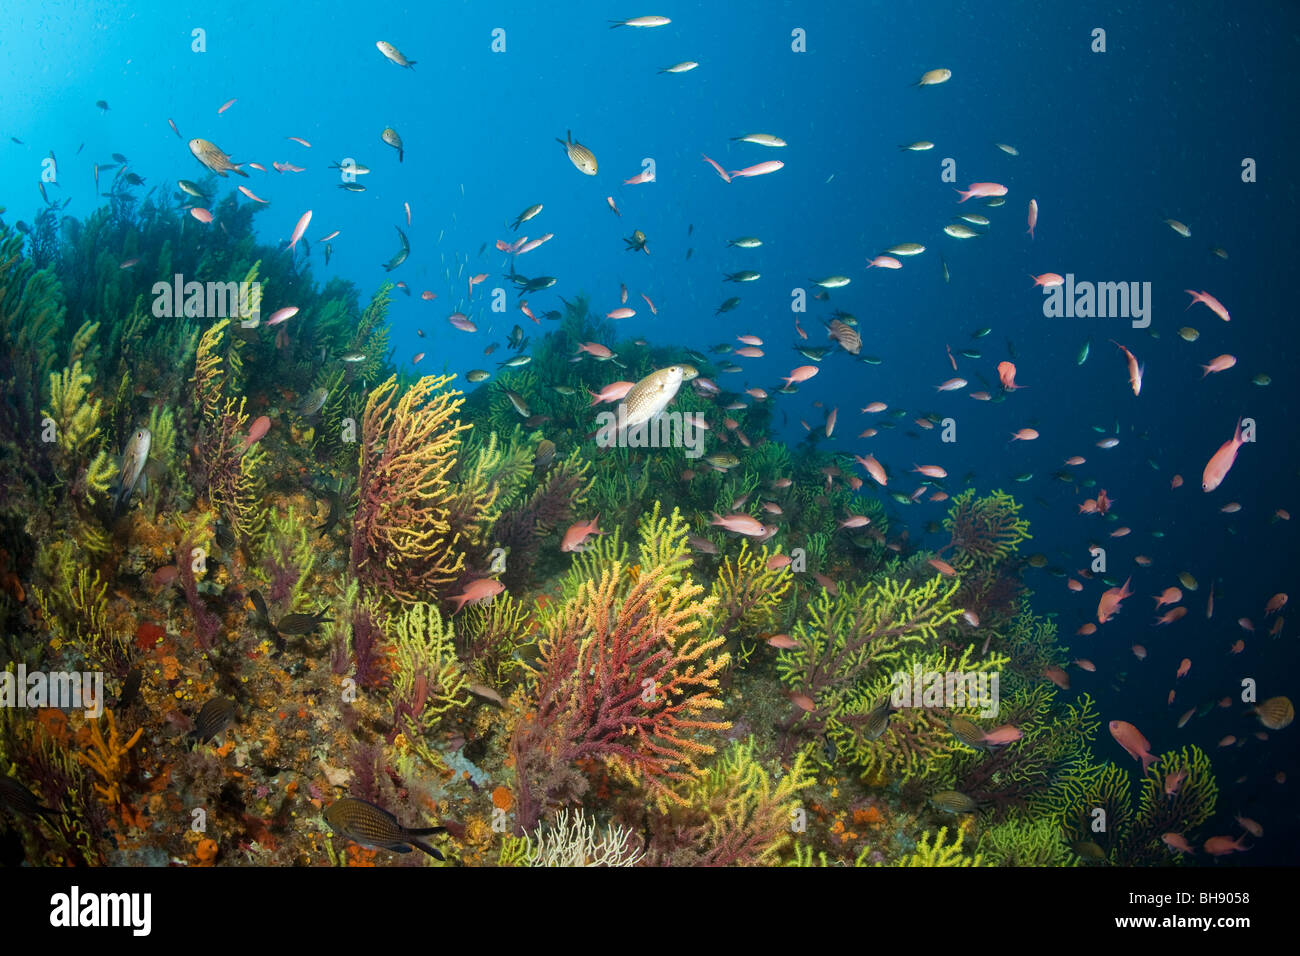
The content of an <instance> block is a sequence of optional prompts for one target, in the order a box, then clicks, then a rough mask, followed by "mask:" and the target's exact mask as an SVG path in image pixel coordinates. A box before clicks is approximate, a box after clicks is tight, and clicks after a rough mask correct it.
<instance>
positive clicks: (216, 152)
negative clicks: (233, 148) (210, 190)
mask: <svg viewBox="0 0 1300 956" xmlns="http://www.w3.org/2000/svg"><path fill="white" fill-rule="evenodd" d="M190 152H191V153H193V154H194V158H195V159H197V160H198V161H199V162H200V163H202V164H203V165H204V166H206V167H208V169H210V170H212V171H213V172H214V173H216V174H217V175H218V176H221V177H223V178H224V177H225V175H226V173H227V172H235V173H239V175H241V176H243V177H244V178H245V179H247V178H248V173H246V172H244V171H243V170H242V169H240V168H239V167H240V166H242V165H243V163H238V164H236V163H232V162H231V161H230V157H229V156H227V155H226V154H225V153H224V152H222V151H221V149H220V148H219V147H218V146H217V145H216V144H215V143H210V142H208V141H207V140H206V139H197V138H196V139H192V140H190Z"/></svg>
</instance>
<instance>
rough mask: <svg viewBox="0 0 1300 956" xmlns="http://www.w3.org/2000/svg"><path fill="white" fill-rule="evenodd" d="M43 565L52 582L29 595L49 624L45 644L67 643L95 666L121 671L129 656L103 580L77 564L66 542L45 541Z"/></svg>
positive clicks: (76, 559) (57, 647) (72, 549)
mask: <svg viewBox="0 0 1300 956" xmlns="http://www.w3.org/2000/svg"><path fill="white" fill-rule="evenodd" d="M42 566H43V569H44V570H45V571H47V572H48V574H43V575H42V576H43V577H46V579H47V580H51V581H53V582H54V585H53V587H50V588H45V587H42V586H40V585H33V587H32V597H33V600H34V601H35V604H36V606H37V607H38V608H40V611H41V618H42V620H44V621H45V624H46V626H47V627H48V628H49V629H50V647H51V649H53V650H58V649H59V648H60V647H62V646H65V645H67V646H69V647H71V648H72V649H73V650H75V651H76V652H77V653H78V654H80V655H81V657H82V658H83V659H84V660H85V661H86V663H87V664H88V665H89V666H91V667H93V668H94V669H96V670H102V671H106V672H108V673H110V674H116V675H119V676H120V675H121V674H124V673H125V672H126V669H127V663H128V661H129V659H130V657H129V652H128V649H127V646H126V640H125V638H124V636H123V635H121V634H119V633H117V632H116V631H115V630H114V629H113V627H112V625H111V624H110V622H109V616H108V600H107V595H108V584H107V583H106V582H105V581H103V580H101V579H100V576H99V572H98V571H95V570H92V569H90V568H87V567H85V566H84V565H82V564H81V562H80V560H79V558H78V555H77V554H76V551H75V548H73V547H71V546H68V543H63V544H62V545H61V544H59V543H52V544H50V545H49V546H48V547H47V548H46V549H45V550H44V551H43V552H42Z"/></svg>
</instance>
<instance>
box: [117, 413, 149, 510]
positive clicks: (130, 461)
mask: <svg viewBox="0 0 1300 956" xmlns="http://www.w3.org/2000/svg"><path fill="white" fill-rule="evenodd" d="M152 444H153V435H152V434H151V433H150V432H149V429H147V428H141V429H140V430H139V431H137V432H136V433H135V434H134V435H132V436H131V439H130V441H128V442H127V443H126V447H125V448H124V449H123V450H122V470H121V477H122V483H121V487H120V488H119V490H118V493H117V503H116V507H118V508H121V507H122V505H123V504H124V503H125V502H127V501H129V500H130V498H131V494H132V493H133V492H134V491H135V486H136V483H137V482H139V480H140V475H141V474H143V473H144V466H145V464H146V463H147V462H148V461H149V448H150V446H151V445H152Z"/></svg>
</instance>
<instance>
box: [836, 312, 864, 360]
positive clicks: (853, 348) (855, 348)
mask: <svg viewBox="0 0 1300 956" xmlns="http://www.w3.org/2000/svg"><path fill="white" fill-rule="evenodd" d="M827 328H828V329H829V330H830V332H829V333H828V335H827V338H831V339H834V340H835V342H836V343H837V344H838V345H839V347H840V348H842V349H844V351H846V352H848V353H849V354H850V355H857V354H858V353H859V352H860V351H862V336H860V335H858V333H857V331H856V330H855V329H854V328H852V327H851V326H849V325H846V324H845V323H843V322H841V321H840V320H839V319H831V321H830V324H829V325H828V326H827Z"/></svg>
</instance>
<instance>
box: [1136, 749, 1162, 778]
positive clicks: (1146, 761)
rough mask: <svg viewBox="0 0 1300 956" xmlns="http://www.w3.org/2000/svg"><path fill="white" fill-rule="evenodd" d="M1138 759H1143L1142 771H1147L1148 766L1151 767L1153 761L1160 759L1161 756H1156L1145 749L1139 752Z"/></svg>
mask: <svg viewBox="0 0 1300 956" xmlns="http://www.w3.org/2000/svg"><path fill="white" fill-rule="evenodd" d="M1138 759H1139V760H1141V761H1142V772H1143V773H1146V772H1147V768H1148V767H1150V766H1151V765H1152V764H1153V763H1155V762H1156V760H1158V759H1159V758H1158V757H1156V755H1155V754H1153V753H1149V752H1148V751H1145V750H1144V751H1142V752H1141V753H1139V754H1138Z"/></svg>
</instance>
